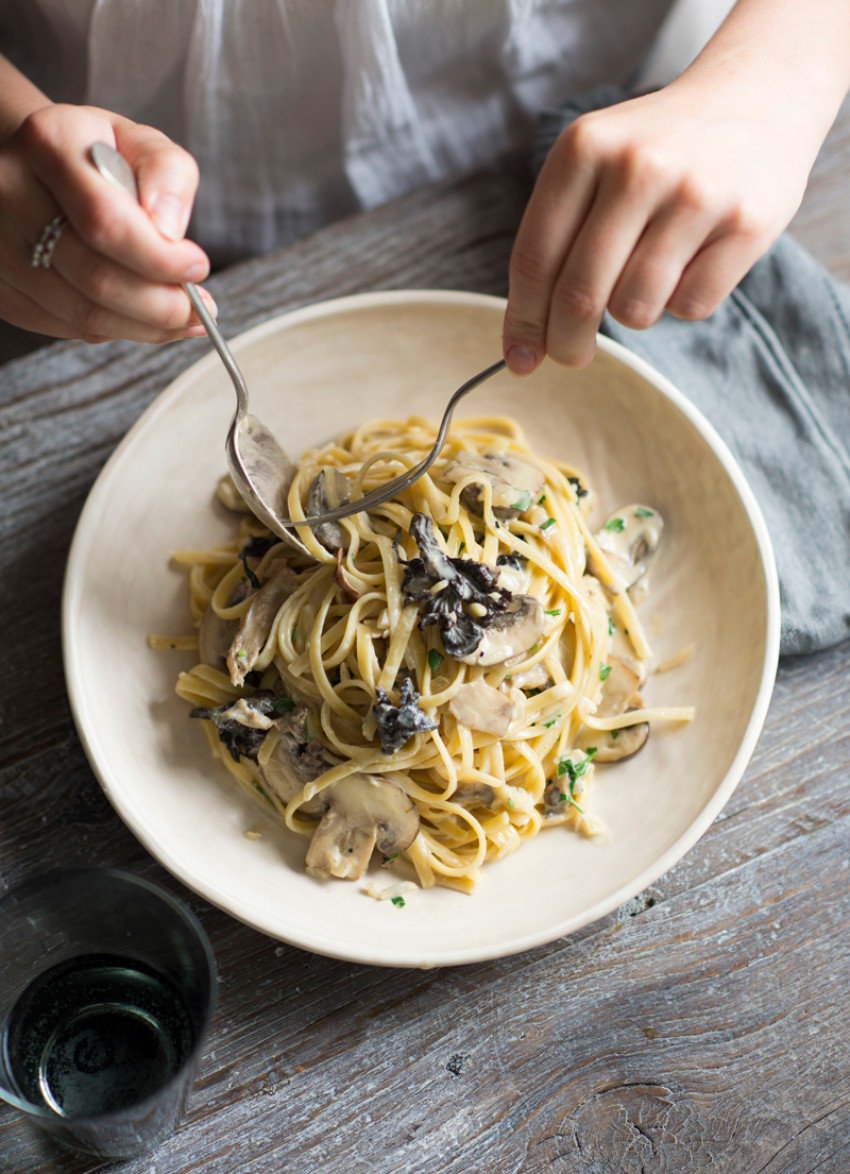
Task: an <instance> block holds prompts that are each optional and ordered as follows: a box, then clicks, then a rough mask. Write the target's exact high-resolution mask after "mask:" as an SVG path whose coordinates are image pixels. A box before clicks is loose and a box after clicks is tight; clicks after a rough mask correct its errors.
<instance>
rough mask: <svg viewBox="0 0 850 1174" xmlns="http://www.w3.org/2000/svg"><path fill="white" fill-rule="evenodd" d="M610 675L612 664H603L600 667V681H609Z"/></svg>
mask: <svg viewBox="0 0 850 1174" xmlns="http://www.w3.org/2000/svg"><path fill="white" fill-rule="evenodd" d="M610 675H611V666H610V664H601V665H600V666H599V680H600V681H607V680H608V678H609V677H610Z"/></svg>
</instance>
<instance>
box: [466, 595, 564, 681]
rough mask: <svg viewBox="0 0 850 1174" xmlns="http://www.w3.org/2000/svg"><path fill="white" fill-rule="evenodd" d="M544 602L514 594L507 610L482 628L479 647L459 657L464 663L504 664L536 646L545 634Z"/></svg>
mask: <svg viewBox="0 0 850 1174" xmlns="http://www.w3.org/2000/svg"><path fill="white" fill-rule="evenodd" d="M544 619H545V615H544V612H543V604H542V603H541V602H540V600H539V599H537V598H536V597H535V596H533V595H515V596H514V597H513V599H512V600H511V601H510V603H509V604H508V607H507V610H506V611H503V612H498V613H497V614H496V615H494V616H493V617H492V619H491V621H490V623H489V625H488V626H487V627H486V628H484V629H482V637H481V640H480V642H479V644H478V645H477V646H476V648H475V649H474V650H473V651H472V652H470V653H469V654H468V655H466V656H459V657H458V658H457V659H458V660H460V661H463V663H464V664H480V665H485V666H486V665H492V664H502V662H503V661H506V660H510V659H511V657H512V656H519V654H520V653H521V652H527V651H528V650H529V649H530V648H533V647H534V645H535V644H536V643H537V641H538V640H539V639H540V637H541V636H542V635H543V622H544Z"/></svg>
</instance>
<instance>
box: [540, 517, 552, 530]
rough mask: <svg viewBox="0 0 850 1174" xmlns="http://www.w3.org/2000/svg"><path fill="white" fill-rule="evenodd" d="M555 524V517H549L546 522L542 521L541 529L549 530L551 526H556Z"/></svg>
mask: <svg viewBox="0 0 850 1174" xmlns="http://www.w3.org/2000/svg"><path fill="white" fill-rule="evenodd" d="M554 525H555V519H554V518H547V519H546V521H545V522H541V523H540V529H541V530H548V529H549V527H550V526H554Z"/></svg>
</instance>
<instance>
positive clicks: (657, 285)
mask: <svg viewBox="0 0 850 1174" xmlns="http://www.w3.org/2000/svg"><path fill="white" fill-rule="evenodd" d="M778 131H779V128H772V127H769V126H765V125H763V124H760V123H756V122H753V121H750V120H748V119H747V118H746V117H745V116H743V115H742V116H740V117H735V116H734V115H731V114H729V115H726V114H724V115H723V116H718V115H715V114H713V113H712V112H711V111H710V110H705V108H704V106H703V105H702V104H701V103H699V102H696V101H693V102H691V101H689V100H688V98H687V96H686V95H681V96H680V95H679V93H678V91H677V90H676V88H675V86H671V87H668V89H667V90H662V91H659V92H658V93H655V94H649V95H646V96H644V97H640V98H636V99H633V100H632V101H629V102H624V103H622V104H620V105H617V106H611V107H608V108H607V109H604V110H598V111H593V112H592V113H590V114H587V115H584V116H583V117H581V118H579V119H577V120H576V122H574V123H573V124H572V125H571V126H569V127H568V128H567V129H566V130H565V131H564V132H563V133H562V134H561V136H560V137H559V139H558V140H557V141H556V143H555V145H554V146H553V148H552V150H551V151H550V153H549V156H548V157H547V159H546V162H545V164H544V166H543V169H542V171H541V173H540V177H539V179H538V182H537V185H536V187H535V189H534V192H533V194H532V196H531V199H530V201H529V204H528V207H527V210H526V213H525V216H524V217H523V220H522V224H521V226H520V229H519V232H518V234H517V238H516V242H515V245H514V249H513V254H512V257H511V266H510V296H509V299H508V311H507V315H506V320H505V340H504V341H505V353H506V356H507V359H508V363H509V365H510V366H511V368H512V369H513V370H514V371H515V372H516V373H517V374H526V373H528V372H529V371H531V370H533V369H534V367H535V366H536V365H537V363H539V361H540V360H541V359H542V358H543V355H544V354H549V355H551V356H552V358H554V359H556V360H557V361H558V362H561V363H565V364H567V365H568V366H574V367H580V366H583V365H584V364H585V363H588V362H590V360H591V359H592V358H593V355H594V352H595V349H596V331H597V329H598V328H599V324H600V321H601V318H602V314H603V312H604V311H605V310H606V309H607V310H609V312H610V313H611V314H612V316H613V317H614V318H616V319H617V321H618V322H621V323H622V324H623V325H624V326H628V327H631V328H632V329H634V330H643V329H645V328H646V327H648V326H651V325H652V324H653V323H654V322H656V321H657V320H658V318H660V317H661V315H662V313H663V312H664V310H665V309H666V310H669V311H670V313H672V314H675V315H677V316H678V317H681V318H689V319H697V318H706V317H708V316H709V314H711V313H712V312H713V311H714V310H715V309H716V307H717V306H718V305H719V303H720V302H721V301H722V300H723V299H724V298H725V297H726V296H727V294H729V293H730V292H731V291H732V290H733V289H734V288H735V286H736V285H737V284H738V282H739V281H740V280H741V278H742V277H743V276H744V275H745V274H746V273H747V271H748V270H749V269H750V267H751V266H752V265H753V264H754V263H755V261H756V260H758V258H759V257H760V256H761V255H762V254H763V253H764V252H765V251H766V250H767V248H768V247H769V246H770V244H772V242H773V241H774V240H775V239H776V237H777V236H778V235H779V233H780V232H781V231H782V229H783V228H785V226H786V225H787V224H788V222H789V220H790V219H791V217H792V216H793V215H794V212H795V211H796V209H797V207H798V205H799V202H800V200H801V198H802V194H803V190H804V187H805V182H806V178H807V176H808V169H809V167H810V166H811V161H812V160H811V159H810V158H807V159H806V160H805V164H806V165H805V166H802V167H800V166H794V165H793V161H792V160H789V159H787V157H786V148H787V147H788V138H787V137H786V136H781V137H779V136H778Z"/></svg>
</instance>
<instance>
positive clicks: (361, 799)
mask: <svg viewBox="0 0 850 1174" xmlns="http://www.w3.org/2000/svg"><path fill="white" fill-rule="evenodd" d="M317 798H320V799H321V800H322V801H323V802H324V803H325V804H326V810H325V814H324V815H323V816H322V819H321V821H320V823H319V826H318V827H317V828H316V831H315V832H314V833H313V838H312V840H311V841H310V847H309V849H308V851H307V860H306V865H307V871H308V872H309V873H310V875H311V876H315V877H318V878H320V879H327V878H328V877H329V876H335V877H339V878H341V879H347V880H357V879H358V878H359V877H361V876H362V875H363V873H364V871H365V870H366V868H367V867H368V865H369V861H370V860H371V858H372V852H373V851H374V850H375V848H377V849H378V851H379V852H381V853H382V854H383V855H384V856H393V855H395V854H396V853H398V852H403V851H404V850H405V848H409V847H410V845H411V844H412V843H413V841H414V840H415V839H416V836H417V835H418V833H419V811H418V809H417V807H416V804H415V803H414V802H413V800H412V799H411V798H410V796H409V795H408V794H407V793H406V792H405V791H403V790H402V789H401V787H399V786H397V785H396V784H395V783H391V782H390V780H389V779H385V778H382V777H381V776H380V775H367V774H360V773H358V774H353V775H349V776H348V777H347V778H344V779H341V780H340V781H339V782H338V783H334V784H333V786H330V787H327V788H326V789H325V790H324V791H322V792H321V795H320V796H317Z"/></svg>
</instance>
